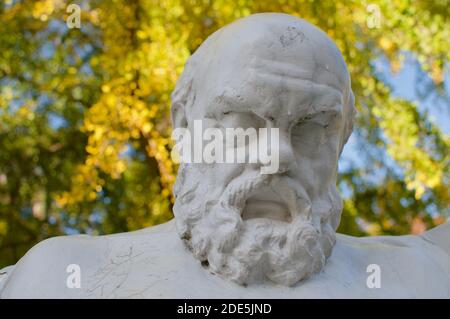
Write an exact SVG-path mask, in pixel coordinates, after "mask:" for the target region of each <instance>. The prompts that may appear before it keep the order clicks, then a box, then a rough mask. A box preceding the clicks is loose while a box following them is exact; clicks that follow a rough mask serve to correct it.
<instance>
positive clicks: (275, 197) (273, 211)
mask: <svg viewBox="0 0 450 319" xmlns="http://www.w3.org/2000/svg"><path fill="white" fill-rule="evenodd" d="M256 218H266V219H272V220H276V221H281V222H285V223H290V222H291V221H292V215H291V212H290V209H289V207H288V205H287V203H286V202H285V200H284V199H283V198H282V197H281V196H280V195H279V194H278V193H277V192H276V191H275V190H274V189H273V187H271V186H270V185H267V186H263V187H261V188H258V189H257V190H255V191H253V192H252V193H251V194H250V195H249V197H248V198H247V200H246V202H245V205H244V209H243V210H242V220H244V221H245V220H249V219H256Z"/></svg>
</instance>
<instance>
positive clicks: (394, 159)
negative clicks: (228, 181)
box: [0, 0, 450, 267]
mask: <svg viewBox="0 0 450 319" xmlns="http://www.w3.org/2000/svg"><path fill="white" fill-rule="evenodd" d="M72 2H74V3H78V4H80V6H81V8H82V10H81V12H82V16H81V28H80V29H76V28H75V29H69V28H68V27H67V25H66V20H67V18H68V16H69V13H67V12H66V8H67V6H68V5H69V4H70V3H72ZM374 4H376V5H377V8H379V10H380V12H381V19H380V23H379V25H377V26H376V27H373V26H372V27H370V24H368V19H370V15H371V14H373V12H371V11H370V10H368V8H369V7H370V6H372V7H373V5H374ZM256 12H285V13H290V14H293V15H296V16H299V17H302V18H305V19H307V20H308V21H310V22H311V23H313V24H316V25H318V26H319V27H320V28H322V29H323V30H324V31H325V32H327V33H328V34H329V36H330V37H331V38H332V39H333V40H334V41H335V42H336V44H337V45H338V47H339V48H340V50H341V51H342V52H343V54H344V56H345V59H346V61H347V63H348V65H349V69H350V72H351V75H352V81H353V84H352V86H353V90H354V93H355V96H356V98H357V100H356V102H357V108H358V111H359V116H358V122H357V125H356V129H355V133H354V134H355V141H356V142H355V143H357V145H358V154H357V156H358V158H359V159H360V160H362V161H363V162H364V165H362V166H361V165H357V164H356V163H354V162H352V160H351V159H350V164H349V165H346V168H345V169H342V173H341V181H340V187H341V189H342V190H343V192H344V194H345V195H346V196H345V202H344V214H343V219H342V223H341V226H340V229H339V231H341V232H344V233H348V234H353V235H365V234H372V235H373V234H405V233H411V232H418V231H420V230H423V229H425V228H430V227H432V226H434V225H437V224H439V223H441V222H443V221H444V220H445V218H444V216H445V214H447V213H448V207H449V202H450V198H449V196H450V195H449V191H448V187H449V172H448V166H449V146H450V145H449V144H450V141H449V137H448V135H446V134H444V133H443V132H442V131H441V129H440V128H439V127H437V126H436V125H434V124H433V123H432V122H431V121H430V117H429V115H428V113H427V112H424V111H421V110H420V108H419V105H418V103H414V102H412V101H409V100H404V99H400V98H396V97H393V95H392V93H391V91H392V90H391V87H390V86H389V84H388V83H387V82H386V81H383V79H382V78H381V77H380V74H378V71H377V69H376V67H375V65H374V61H376V60H377V59H380V58H385V59H386V60H387V61H388V62H389V64H390V66H391V69H392V72H398V71H399V70H400V69H401V66H402V62H403V60H404V58H405V55H406V54H411V55H412V56H414V57H415V58H416V59H417V60H418V61H419V62H420V67H421V68H422V70H423V72H425V73H426V74H427V79H428V81H427V85H428V91H429V92H430V94H435V95H438V96H443V97H444V99H446V98H447V97H445V94H446V93H445V91H444V89H443V87H444V84H445V82H444V79H445V74H447V73H448V61H449V55H450V52H449V39H450V24H449V22H448V18H447V17H448V16H449V4H448V2H447V1H446V0H441V1H439V0H435V1H425V0H422V1H408V0H397V1H387V0H379V1H371V2H366V1H340V0H336V1H310V0H297V1H293V0H271V1H261V0H258V1H257V0H237V1H224V0H216V1H213V0H209V1H207V0H203V1H201V0H190V1H182V0H166V1H164V0H134V1H133V0H113V1H107V0H92V1H81V2H77V1H63V0H39V1H31V0H28V1H26V0H22V1H19V0H14V1H13V0H6V1H4V2H2V3H1V4H0V21H1V23H0V25H1V26H2V32H1V34H0V83H1V84H0V146H1V150H0V267H1V266H5V265H7V264H11V263H15V262H16V261H17V260H18V258H20V257H21V256H22V255H23V253H24V252H25V251H26V250H27V249H29V248H30V247H31V246H32V245H34V244H35V243H36V242H38V241H40V240H42V239H44V238H47V237H49V236H54V235H60V234H72V233H78V232H81V233H85V232H86V233H91V234H104V233H113V232H121V231H129V230H134V229H138V228H142V227H145V226H149V225H153V224H157V223H160V222H163V221H165V220H168V219H170V218H171V216H172V215H171V205H172V195H171V189H172V185H173V183H174V179H175V174H176V167H175V166H174V165H173V164H172V162H171V161H170V158H169V154H170V150H171V141H170V139H169V136H170V121H169V109H170V98H169V96H170V92H171V91H172V89H173V87H174V83H175V82H176V80H177V78H178V76H179V74H180V73H181V71H182V69H183V65H184V63H185V61H186V59H187V58H188V57H189V55H190V54H192V53H193V52H194V51H195V49H196V48H197V47H198V46H199V45H200V44H201V43H202V41H203V40H204V39H205V38H206V37H207V36H208V35H209V34H211V33H212V32H214V31H215V30H217V29H218V28H220V27H221V26H223V25H225V24H227V23H229V22H232V21H234V20H235V19H237V18H239V17H242V16H246V15H249V14H251V13H256ZM412 80H414V79H412ZM447 102H448V100H447ZM447 105H448V103H447Z"/></svg>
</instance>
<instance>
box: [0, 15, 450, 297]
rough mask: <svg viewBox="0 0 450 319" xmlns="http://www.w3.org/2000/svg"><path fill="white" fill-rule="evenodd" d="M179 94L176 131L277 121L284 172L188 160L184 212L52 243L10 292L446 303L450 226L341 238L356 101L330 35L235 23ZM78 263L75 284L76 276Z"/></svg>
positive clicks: (191, 69)
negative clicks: (340, 170) (341, 179)
mask: <svg viewBox="0 0 450 319" xmlns="http://www.w3.org/2000/svg"><path fill="white" fill-rule="evenodd" d="M172 102H173V105H172V120H173V125H174V127H175V128H181V127H186V128H188V129H190V128H191V127H192V123H193V121H194V120H202V121H203V123H205V125H206V126H207V127H222V128H225V127H244V128H245V127H255V128H257V127H258V128H260V127H277V128H279V167H278V170H277V171H276V172H274V173H272V174H261V173H260V170H259V168H260V167H259V166H260V165H259V164H250V163H240V164H220V163H216V164H182V165H181V166H180V169H179V172H178V177H177V182H176V186H175V189H174V192H175V195H176V202H175V206H174V214H175V220H172V221H170V222H168V223H165V224H163V225H159V226H155V227H149V228H146V229H143V230H140V231H135V232H130V233H123V234H115V235H108V236H100V237H93V236H86V235H82V236H64V237H57V238H51V239H48V240H45V241H43V242H41V243H39V244H38V245H36V246H35V247H33V248H32V249H31V250H30V251H29V252H28V253H27V254H26V255H25V256H24V257H23V258H22V259H21V260H20V261H19V262H18V263H17V264H16V265H15V266H11V267H7V268H5V269H4V270H2V271H0V273H1V274H0V297H1V298H22V297H23V298H34V297H37V298H335V297H336V298H347V297H356V298H374V297H382V298H391V297H406V298H409V297H441V298H448V297H450V224H449V223H447V224H444V225H442V226H439V227H437V228H435V229H433V230H431V231H428V232H426V233H424V234H422V235H420V236H398V237H391V236H382V237H365V238H355V237H351V236H346V235H340V234H336V233H335V231H336V229H337V227H338V225H339V221H340V215H341V210H342V202H341V199H340V196H339V193H338V190H337V188H336V178H337V161H338V158H339V155H340V153H341V151H342V148H343V147H344V144H345V143H346V141H347V139H348V137H349V135H350V134H351V130H352V123H353V118H354V116H355V109H354V97H353V93H352V90H351V84H350V76H349V73H348V70H347V67H346V64H345V62H344V60H343V57H342V55H341V53H340V52H339V50H338V49H337V48H336V46H335V45H334V44H333V42H332V41H331V40H330V39H329V38H328V37H327V35H326V34H325V33H324V32H322V31H320V30H319V29H317V28H316V27H314V26H312V25H311V24H309V23H307V22H306V21H304V20H301V19H298V18H295V17H293V16H289V15H285V14H275V13H271V14H256V15H252V16H249V17H247V18H244V19H240V20H237V21H236V22H234V23H232V24H230V25H228V26H226V27H224V28H222V29H220V30H219V31H217V32H215V33H214V34H213V35H211V36H210V37H209V38H208V39H207V40H206V41H205V42H204V43H203V44H202V46H201V47H200V48H199V49H198V50H197V51H196V53H195V54H194V55H193V56H192V57H191V58H190V59H189V61H188V63H187V65H186V68H185V70H184V72H183V74H182V76H181V78H180V79H179V81H178V82H177V86H176V88H175V91H174V93H173V95H172ZM71 264H76V265H78V266H79V275H80V282H79V283H80V286H79V288H78V287H70V285H68V284H67V280H68V276H69V275H70V274H68V273H67V272H66V270H67V267H68V265H71ZM374 267H375V268H374ZM372 269H375V270H376V271H377V276H378V277H377V278H378V279H377V280H376V281H377V282H376V284H374V285H371V284H370V278H369V277H370V276H371V273H370V272H368V270H369V271H372Z"/></svg>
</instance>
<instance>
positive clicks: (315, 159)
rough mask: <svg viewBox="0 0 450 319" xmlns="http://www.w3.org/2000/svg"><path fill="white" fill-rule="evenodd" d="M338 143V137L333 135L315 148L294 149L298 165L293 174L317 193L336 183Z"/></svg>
mask: <svg viewBox="0 0 450 319" xmlns="http://www.w3.org/2000/svg"><path fill="white" fill-rule="evenodd" d="M337 143H338V141H337V138H334V137H333V138H330V139H329V140H328V141H327V142H326V143H324V144H321V145H316V147H315V148H308V149H305V148H303V149H301V148H295V149H294V154H295V158H296V162H297V167H296V169H295V170H294V171H293V172H292V174H293V175H295V176H296V178H298V179H299V180H300V181H302V183H305V184H307V185H304V187H308V188H309V189H310V190H311V191H312V192H313V193H315V194H318V193H320V192H321V191H322V190H323V189H327V188H328V186H329V184H330V183H335V176H336V170H337V160H338V147H337Z"/></svg>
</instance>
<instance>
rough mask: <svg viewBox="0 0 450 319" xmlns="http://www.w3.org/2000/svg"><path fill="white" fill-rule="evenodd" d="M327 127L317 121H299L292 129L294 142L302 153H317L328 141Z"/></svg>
mask: <svg viewBox="0 0 450 319" xmlns="http://www.w3.org/2000/svg"><path fill="white" fill-rule="evenodd" d="M326 131H327V129H326V128H325V127H324V126H323V125H321V124H319V123H317V122H315V121H311V120H310V121H304V122H303V121H302V122H299V123H297V124H296V125H295V126H294V127H293V128H292V131H291V139H292V144H293V145H295V148H296V149H297V150H298V151H299V152H300V153H302V154H304V155H307V154H313V153H315V152H316V151H317V150H318V149H319V148H320V146H321V145H322V144H324V143H325V142H326V137H327V135H326Z"/></svg>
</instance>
